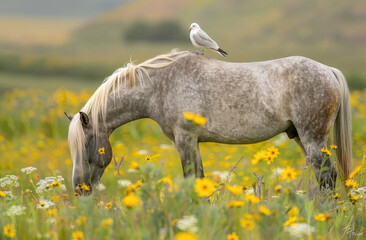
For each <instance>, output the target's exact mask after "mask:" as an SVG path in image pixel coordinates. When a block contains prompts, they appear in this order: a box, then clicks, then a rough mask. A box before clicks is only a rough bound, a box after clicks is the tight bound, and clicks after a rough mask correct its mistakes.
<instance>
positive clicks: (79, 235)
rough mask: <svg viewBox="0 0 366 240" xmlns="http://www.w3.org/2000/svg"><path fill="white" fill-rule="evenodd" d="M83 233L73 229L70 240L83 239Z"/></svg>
mask: <svg viewBox="0 0 366 240" xmlns="http://www.w3.org/2000/svg"><path fill="white" fill-rule="evenodd" d="M83 239H84V234H83V232H81V231H75V232H73V233H72V240H83Z"/></svg>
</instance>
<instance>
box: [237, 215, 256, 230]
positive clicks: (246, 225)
mask: <svg viewBox="0 0 366 240" xmlns="http://www.w3.org/2000/svg"><path fill="white" fill-rule="evenodd" d="M240 225H241V226H242V227H243V228H245V229H246V230H253V229H254V226H255V225H254V222H253V221H252V220H250V219H245V218H241V219H240Z"/></svg>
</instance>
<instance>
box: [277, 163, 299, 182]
mask: <svg viewBox="0 0 366 240" xmlns="http://www.w3.org/2000/svg"><path fill="white" fill-rule="evenodd" d="M297 174H298V173H297V172H296V171H295V169H293V168H292V167H286V168H285V169H284V170H283V171H282V173H281V176H280V178H281V180H282V181H284V180H286V181H287V182H290V181H292V180H295V179H296V176H297Z"/></svg>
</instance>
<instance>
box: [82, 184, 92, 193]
mask: <svg viewBox="0 0 366 240" xmlns="http://www.w3.org/2000/svg"><path fill="white" fill-rule="evenodd" d="M81 189H84V190H85V191H90V187H89V186H88V185H86V184H85V183H83V185H81Z"/></svg>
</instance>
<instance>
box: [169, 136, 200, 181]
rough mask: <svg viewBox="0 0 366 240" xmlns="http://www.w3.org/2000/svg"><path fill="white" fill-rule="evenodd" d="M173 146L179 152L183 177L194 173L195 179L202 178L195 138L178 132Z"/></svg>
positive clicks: (197, 145)
mask: <svg viewBox="0 0 366 240" xmlns="http://www.w3.org/2000/svg"><path fill="white" fill-rule="evenodd" d="M174 144H175V147H176V148H177V150H178V152H179V156H180V159H181V162H182V168H183V174H184V177H188V176H191V175H192V174H193V171H194V174H195V176H196V177H198V178H203V177H204V173H203V166H202V158H201V153H200V150H199V144H198V139H197V137H195V136H193V135H192V134H191V133H189V132H186V131H179V132H178V133H176V134H175V141H174Z"/></svg>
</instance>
